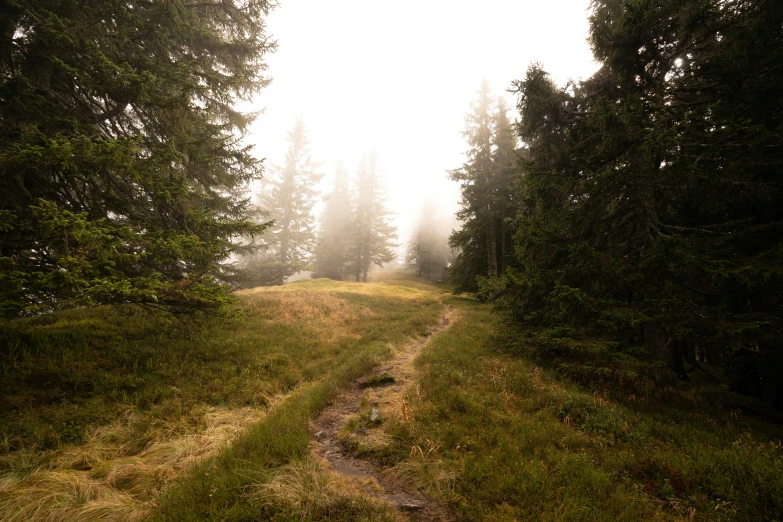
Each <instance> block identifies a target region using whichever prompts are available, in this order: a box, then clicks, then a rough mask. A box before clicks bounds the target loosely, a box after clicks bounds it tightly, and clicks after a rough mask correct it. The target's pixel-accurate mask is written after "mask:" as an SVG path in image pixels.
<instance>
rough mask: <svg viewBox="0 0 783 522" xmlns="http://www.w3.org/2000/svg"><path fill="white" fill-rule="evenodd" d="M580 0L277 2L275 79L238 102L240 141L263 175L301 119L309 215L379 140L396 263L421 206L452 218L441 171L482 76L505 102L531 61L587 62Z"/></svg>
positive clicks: (271, 70) (569, 69)
mask: <svg viewBox="0 0 783 522" xmlns="http://www.w3.org/2000/svg"><path fill="white" fill-rule="evenodd" d="M588 3H589V2H588V1H587V0H575V1H564V2H551V3H540V2H518V3H509V2H500V1H490V2H485V3H483V4H482V5H481V8H480V9H478V8H476V7H475V5H472V4H468V3H454V2H443V1H431V2H425V3H422V2H401V3H399V2H398V3H395V4H380V3H368V2H360V1H357V0H344V1H338V2H330V3H328V4H327V3H323V2H317V1H315V0H306V1H305V0H301V1H294V2H284V3H282V4H281V5H280V6H278V7H277V8H276V9H275V10H273V11H272V12H271V13H270V14H269V16H268V19H267V30H268V32H269V34H270V35H271V37H272V38H274V39H275V40H276V41H277V44H278V48H277V50H276V52H275V53H274V54H271V55H269V56H268V57H267V63H268V71H267V74H268V76H270V77H271V78H272V83H271V84H270V85H269V86H268V87H266V88H264V89H263V90H262V91H261V92H260V93H258V94H257V95H256V96H255V98H254V100H253V102H252V103H250V104H247V105H246V106H243V107H242V108H243V110H247V111H250V112H260V114H259V116H258V117H257V119H256V120H255V122H254V123H253V124H252V125H251V127H250V129H249V132H248V134H247V137H246V141H247V143H248V144H250V145H253V146H254V151H253V152H254V154H255V155H256V156H257V157H259V158H265V164H266V166H267V172H266V174H265V175H266V176H268V175H270V174H271V172H270V166H271V165H279V164H282V163H284V161H285V155H286V152H287V150H288V143H287V141H286V133H287V131H288V130H289V129H290V128H291V126H292V125H293V124H294V122H295V121H296V119H297V118H298V117H301V118H302V120H303V121H304V125H305V127H306V129H307V132H308V137H309V140H310V154H311V157H312V160H313V162H314V163H315V164H317V165H319V172H320V173H322V174H323V178H322V179H321V181H320V182H319V183H318V184H317V185H316V187H315V188H316V189H317V190H318V191H319V192H320V194H321V198H320V200H319V201H318V202H316V204H315V205H314V206H313V209H312V211H313V213H314V215H316V216H320V215H321V214H322V212H323V210H324V201H325V200H324V197H325V196H327V195H328V193H329V191H330V190H331V189H332V187H333V185H334V182H335V173H336V172H337V170H338V169H339V168H340V167H339V165H343V166H347V167H348V169H349V170H352V169H355V168H356V166H357V165H358V164H359V163H360V162H361V159H362V157H363V156H364V155H366V154H367V153H369V152H370V151H375V153H376V154H377V155H378V158H379V162H380V163H379V166H380V168H381V169H382V171H383V174H384V178H385V180H386V191H385V196H386V198H387V207H388V210H389V211H390V217H391V224H392V225H393V226H394V227H395V228H396V231H397V241H396V245H397V246H396V247H395V253H396V256H397V257H396V262H399V263H403V262H404V261H405V256H406V255H407V251H408V247H409V245H410V242H411V238H412V237H413V235H414V234H415V233H416V232H417V230H418V227H419V221H420V217H421V214H422V212H424V210H425V208H427V209H430V210H431V211H432V212H434V213H436V214H437V215H439V216H451V217H453V216H454V214H455V213H456V212H457V211H458V209H459V197H460V188H459V186H458V184H457V183H455V182H453V181H451V180H450V179H449V175H448V171H449V170H451V169H455V168H459V167H460V166H461V165H462V164H463V163H464V162H465V155H464V153H465V151H466V150H467V148H468V145H467V144H466V142H465V138H464V136H463V133H462V131H463V130H464V126H465V124H464V119H465V115H466V114H467V112H468V111H469V109H470V104H471V102H472V100H473V99H474V98H475V96H476V92H477V91H478V89H479V87H480V84H481V82H482V79H483V78H486V80H487V81H488V82H489V84H490V85H491V87H492V89H493V91H494V92H495V93H496V94H497V95H499V96H504V97H505V98H506V99H507V101H508V103H509V106H511V107H513V103H514V100H513V98H512V97H511V95H510V94H509V93H508V92H507V89H508V88H509V86H510V85H511V82H512V81H513V80H515V79H518V78H520V77H522V76H523V75H524V73H525V69H526V67H527V65H528V64H529V63H530V62H533V61H541V62H543V63H545V64H546V66H547V70H548V71H549V72H550V74H551V75H552V76H553V78H554V79H555V80H557V81H559V82H562V81H565V80H567V79H568V78H569V77H572V76H574V75H576V76H577V77H582V76H584V77H586V76H589V75H590V74H592V72H594V70H595V69H596V67H597V66H596V64H595V62H594V61H593V58H592V54H591V51H590V48H589V46H588V44H587V41H586V37H587V32H588V23H587V7H588ZM554 28H557V30H554ZM509 55H512V56H514V60H508V59H507V57H508V56H509ZM254 192H255V193H254V197H258V192H259V189H258V187H256V188H255V189H254ZM272 217H274V216H272ZM444 219H446V218H444ZM449 219H450V218H449ZM446 221H448V219H446ZM451 221H453V220H451ZM451 226H452V228H453V229H458V228H459V227H458V226H457V225H456V223H452V224H451ZM439 234H441V235H442V234H443V232H439ZM447 235H448V231H446V236H447Z"/></svg>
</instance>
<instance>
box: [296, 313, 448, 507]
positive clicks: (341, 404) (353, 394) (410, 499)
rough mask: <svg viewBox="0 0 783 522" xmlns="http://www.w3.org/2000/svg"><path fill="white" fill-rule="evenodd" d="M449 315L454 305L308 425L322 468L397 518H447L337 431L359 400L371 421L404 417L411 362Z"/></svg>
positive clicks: (375, 433) (376, 435)
mask: <svg viewBox="0 0 783 522" xmlns="http://www.w3.org/2000/svg"><path fill="white" fill-rule="evenodd" d="M454 315H455V311H454V309H453V307H451V306H449V307H447V309H446V311H445V314H444V315H443V316H441V318H440V324H438V325H437V326H435V327H433V328H431V329H430V331H429V332H427V336H426V337H424V338H421V339H417V340H414V341H413V342H411V343H409V344H408V345H406V346H405V347H404V348H402V349H401V350H399V351H398V352H397V353H396V354H395V356H394V357H393V359H391V360H390V361H387V362H385V363H384V364H382V365H380V367H379V368H378V369H377V370H376V371H375V372H374V373H373V374H370V375H366V376H364V377H362V378H361V379H358V380H357V381H356V382H354V383H353V384H352V386H351V387H350V388H349V389H348V390H347V391H346V392H344V393H343V394H342V395H341V396H340V397H339V398H338V399H337V400H336V401H335V402H334V403H333V404H332V405H330V406H329V407H328V408H326V409H325V410H324V411H323V412H322V413H321V415H320V416H319V417H318V418H317V419H316V420H315V421H314V422H313V424H312V425H311V430H310V435H311V438H312V442H313V453H314V454H315V456H316V457H317V458H318V459H319V460H321V461H322V462H324V463H325V464H326V467H327V469H329V470H330V471H331V472H332V473H334V474H336V475H337V476H338V477H339V478H340V479H341V481H342V482H344V483H347V484H349V485H350V486H352V487H354V488H355V489H356V490H358V491H361V492H362V493H363V494H365V495H367V496H369V497H370V498H371V499H373V500H376V501H377V502H380V503H385V504H388V505H389V506H391V507H392V508H393V509H394V510H396V511H397V513H398V515H399V518H400V520H410V521H448V520H451V517H450V516H449V515H448V511H447V509H446V507H445V506H443V505H441V504H440V503H438V502H436V501H434V500H432V499H429V498H427V497H425V496H424V495H422V494H421V493H419V492H417V491H416V490H415V489H414V488H412V487H411V486H410V485H408V484H405V483H403V482H402V481H400V480H399V479H397V478H396V477H393V476H392V475H391V474H390V473H388V470H387V469H384V468H383V467H381V466H379V465H378V464H376V463H374V462H371V461H369V460H367V459H362V458H360V457H358V456H356V455H354V454H353V452H351V451H350V449H349V448H348V447H347V445H346V444H345V443H344V442H343V441H341V438H340V434H341V432H343V430H344V429H345V428H346V425H347V424H348V423H349V422H350V421H351V420H352V419H356V418H357V416H358V415H359V410H360V408H361V406H362V399H363V398H364V399H365V400H366V401H368V402H369V406H370V421H372V422H376V421H380V422H382V421H383V419H389V418H391V417H392V416H396V417H397V418H401V419H403V420H407V414H408V410H407V405H406V402H405V398H404V397H405V392H406V390H407V388H408V387H409V386H411V385H412V384H413V383H414V382H415V377H416V370H415V369H414V367H413V361H414V359H415V358H416V356H417V355H418V354H419V352H420V351H421V350H422V348H424V347H425V346H427V345H428V344H429V342H430V340H431V339H432V338H433V336H435V335H436V334H438V333H439V332H441V331H443V330H445V329H446V328H448V327H449V326H450V325H451V324H452V322H453V320H454ZM368 383H372V386H368ZM365 435H366V438H367V439H371V438H372V439H375V441H374V442H376V443H377V442H378V439H382V438H383V436H384V433H383V430H382V427H381V428H380V429H374V430H372V433H365Z"/></svg>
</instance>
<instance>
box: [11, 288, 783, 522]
mask: <svg viewBox="0 0 783 522" xmlns="http://www.w3.org/2000/svg"><path fill="white" fill-rule="evenodd" d="M238 298H239V299H238V303H237V307H236V309H235V310H234V312H233V313H232V315H231V316H230V317H208V316H205V317H191V318H188V319H187V320H183V319H176V318H172V317H165V316H161V315H159V314H150V313H147V312H145V311H143V310H141V309H138V308H127V309H124V308H116V307H114V308H110V307H105V308H97V309H90V310H70V311H67V312H61V313H57V314H53V315H50V316H44V317H36V318H27V319H22V320H16V321H11V322H8V323H6V324H4V325H3V326H2V331H1V332H0V355H1V357H2V359H0V372H2V374H1V375H2V380H3V387H2V392H1V393H2V401H0V444H2V446H0V520H2V521H3V522H11V521H22V520H25V521H26V520H33V521H35V520H41V521H43V520H47V521H71V520H85V521H86V520H98V519H100V520H116V521H120V520H163V521H184V520H196V519H198V520H215V521H217V520H236V521H239V520H379V521H385V520H388V521H393V520H402V519H405V518H408V519H412V520H416V519H417V515H416V514H415V513H409V514H401V513H399V512H398V511H396V510H394V509H392V508H391V507H390V506H388V505H385V504H383V503H379V502H377V501H375V500H373V498H372V497H371V496H368V495H367V494H365V493H364V492H363V491H361V490H360V489H357V488H355V487H353V486H351V484H349V483H347V482H346V481H344V480H341V478H340V477H339V476H337V475H336V474H335V473H333V472H332V471H331V470H330V469H328V465H326V464H325V463H324V462H323V461H321V460H319V459H318V458H317V457H316V456H315V455H314V453H313V450H312V447H313V434H312V429H311V424H312V422H313V419H315V418H316V417H317V416H318V414H319V412H321V411H322V410H323V409H324V408H326V407H327V406H328V405H329V404H331V403H334V401H335V400H337V398H338V397H340V394H341V391H342V390H345V389H346V388H347V387H348V386H350V385H351V384H352V383H356V382H357V380H361V382H362V383H363V385H364V386H366V388H367V390H366V392H364V393H366V394H367V398H366V400H363V401H362V403H361V407H360V408H359V410H358V411H356V413H355V417H354V418H353V419H352V420H351V422H349V423H348V424H347V427H346V429H345V430H344V432H343V433H342V434H341V438H342V440H343V442H344V443H345V446H346V447H347V448H350V450H351V451H352V452H353V453H354V454H355V455H356V456H358V457H360V458H363V459H366V460H368V461H371V462H374V463H376V464H377V465H378V466H380V467H382V468H383V469H384V470H385V471H384V473H388V475H389V476H390V477H394V480H397V481H400V482H403V483H405V484H407V485H408V487H410V488H412V489H415V490H417V491H419V492H421V493H423V494H425V495H426V496H428V497H429V498H432V499H434V500H435V501H437V502H438V503H440V504H441V505H443V506H445V507H446V512H447V513H448V518H450V519H453V520H490V521H513V520H553V521H554V520H578V521H587V520H595V521H599V520H628V521H632V520H647V519H653V520H670V521H676V520H714V521H748V522H750V521H769V522H772V521H775V520H777V521H780V520H783V445H781V439H783V429H781V427H780V426H779V425H776V424H774V423H772V422H769V421H767V420H765V419H763V418H759V417H758V416H752V415H751V416H749V415H746V414H745V413H744V412H743V411H742V410H740V409H738V408H736V406H734V405H733V404H734V402H732V397H733V396H732V395H731V394H730V393H728V392H727V391H726V390H724V389H721V388H720V387H718V386H715V385H713V384H709V383H701V382H693V383H690V384H687V385H686V384H682V385H680V386H678V388H677V389H673V390H667V391H666V392H665V393H651V394H649V395H647V396H633V395H626V394H623V393H619V392H618V393H607V392H606V391H604V392H601V393H599V392H595V391H592V390H590V389H588V388H585V387H583V386H580V385H579V384H577V383H574V382H570V381H569V380H568V379H566V378H565V377H564V376H563V375H561V374H559V373H558V372H557V371H556V369H555V368H549V367H547V366H546V365H544V364H541V362H540V361H536V360H535V359H534V358H532V356H530V355H528V354H526V353H524V352H519V351H515V352H511V351H510V350H509V349H508V348H507V344H506V343H504V341H503V340H504V339H507V338H508V335H509V332H507V331H505V329H504V327H503V326H502V324H501V323H500V321H499V318H498V317H497V316H496V315H495V314H493V313H492V310H491V307H490V306H488V305H485V304H482V303H479V302H478V301H476V300H475V299H472V298H471V297H469V296H462V297H459V296H453V295H451V294H450V292H449V291H448V289H445V288H442V287H438V286H434V285H430V284H427V283H424V282H421V281H418V280H415V279H414V278H411V277H407V276H402V275H394V274H386V277H385V279H384V280H381V281H375V282H371V283H368V284H362V283H346V282H334V281H329V280H324V279H319V280H314V281H302V282H297V283H292V284H289V285H285V286H282V287H272V288H257V289H252V290H246V291H242V292H239V293H238ZM447 307H448V308H449V309H450V310H453V312H450V313H451V314H452V315H451V316H452V324H451V325H450V326H449V328H447V329H445V330H444V331H442V332H440V333H437V334H436V335H433V336H431V337H428V340H429V342H428V344H426V345H423V346H424V347H423V348H422V351H421V353H420V355H419V356H418V357H417V358H416V359H415V361H414V367H415V369H416V374H415V379H414V382H413V383H412V384H410V385H409V386H408V387H407V389H404V390H402V391H401V392H400V393H401V396H402V397H403V399H402V400H401V402H400V403H399V404H395V405H393V406H394V411H395V412H396V413H395V414H387V413H386V411H385V410H384V412H383V415H382V417H381V420H380V421H374V422H371V421H370V411H371V399H370V394H371V393H374V392H373V390H376V389H378V388H379V387H384V386H390V385H392V383H391V382H390V380H389V378H388V377H385V376H384V375H385V374H384V373H378V372H379V371H380V370H379V369H378V368H382V363H383V361H386V360H389V359H390V358H392V357H393V356H394V354H395V353H396V352H398V351H399V350H401V347H403V346H406V345H409V343H411V342H413V341H415V340H416V339H423V338H425V337H427V335H428V334H429V332H430V330H431V329H432V328H433V325H435V324H437V323H438V322H439V321H440V320H442V319H441V318H442V314H443V313H444V310H445V309H446V308H447ZM518 344H519V343H517V345H518ZM372 372H374V373H372ZM371 373H372V375H374V377H369V378H368V375H371ZM372 432H377V434H378V436H367V434H368V433H372Z"/></svg>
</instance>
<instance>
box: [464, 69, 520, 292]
mask: <svg viewBox="0 0 783 522" xmlns="http://www.w3.org/2000/svg"><path fill="white" fill-rule="evenodd" d="M493 105H494V100H493V99H492V97H491V95H490V87H489V84H488V83H487V81H486V79H485V80H484V81H483V82H482V84H481V89H480V90H479V93H478V99H477V100H476V101H475V102H474V103H473V104H472V111H471V113H470V114H468V116H467V117H466V119H465V120H466V129H465V131H464V132H463V135H464V136H465V138H466V139H467V141H468V144H469V145H470V149H469V150H468V151H467V161H466V162H465V164H464V165H463V166H462V167H461V168H459V169H455V170H453V171H451V172H450V176H451V179H452V180H454V181H457V182H459V183H460V186H461V190H462V201H461V205H462V208H461V209H460V211H459V212H458V213H457V217H458V218H459V219H460V220H461V221H463V222H464V223H463V225H462V227H461V229H460V230H458V231H456V232H454V233H452V234H451V236H450V237H449V245H450V246H451V248H453V249H455V250H458V251H459V254H458V256H457V258H456V260H455V262H454V266H453V267H452V268H451V278H452V280H453V281H454V282H455V283H456V284H457V290H458V291H475V290H477V289H478V278H480V277H497V276H498V275H499V274H502V273H503V272H505V270H506V268H507V267H508V265H509V262H510V261H511V260H512V256H511V238H512V235H513V234H512V230H511V223H512V218H513V217H514V215H515V214H516V205H515V202H514V199H513V186H514V181H515V179H516V178H517V176H518V172H519V170H518V168H517V161H516V136H515V135H514V132H513V127H512V126H511V123H510V122H509V120H508V115H507V112H508V108H507V107H506V104H505V101H504V100H503V99H502V98H499V99H498V101H497V106H496V107H493Z"/></svg>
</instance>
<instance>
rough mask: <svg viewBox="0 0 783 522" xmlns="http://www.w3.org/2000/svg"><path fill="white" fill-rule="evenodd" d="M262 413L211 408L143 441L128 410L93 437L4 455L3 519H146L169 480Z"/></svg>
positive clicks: (0, 498) (0, 486)
mask: <svg viewBox="0 0 783 522" xmlns="http://www.w3.org/2000/svg"><path fill="white" fill-rule="evenodd" d="M262 418H263V412H262V411H261V410H258V409H254V408H241V409H221V408H207V409H206V410H204V411H203V412H202V413H201V415H199V418H197V419H195V420H196V426H195V428H193V429H192V431H191V432H190V433H185V434H180V435H172V433H175V432H178V431H182V429H183V424H192V421H193V420H194V419H190V421H191V422H185V421H186V419H178V420H177V421H174V422H172V423H170V424H168V425H164V426H160V427H158V428H157V429H155V430H154V431H153V432H152V433H149V432H148V433H147V437H148V441H147V443H146V444H139V440H138V439H137V437H138V432H137V430H136V429H135V428H134V425H135V424H136V423H137V422H139V421H140V420H141V419H140V416H139V415H138V414H134V413H128V414H126V415H125V416H124V418H122V419H120V420H119V421H117V422H115V423H113V424H110V425H107V426H103V427H101V428H98V429H97V430H95V431H94V432H93V433H92V435H91V437H90V438H89V440H88V442H87V443H86V444H83V445H79V446H74V447H70V448H66V449H64V450H61V451H57V452H52V453H49V454H43V455H37V456H36V455H30V454H24V453H23V452H19V453H16V454H12V455H9V456H6V457H5V458H4V462H3V466H2V467H3V468H5V470H6V471H5V472H4V474H3V479H2V481H0V520H2V521H3V522H21V521H66V520H67V521H81V520H84V521H87V520H109V521H114V520H116V521H134V520H142V519H144V518H145V517H146V516H147V515H148V513H149V510H150V509H151V508H152V507H153V506H154V505H155V500H156V498H157V496H158V495H159V494H160V493H161V491H162V490H163V489H164V488H165V487H166V484H168V483H169V482H170V480H171V479H172V478H173V477H175V476H177V475H178V474H180V473H182V472H183V471H186V470H187V469H189V468H190V467H191V466H193V465H194V464H195V463H197V462H199V461H201V460H203V459H205V458H208V457H210V456H212V455H215V454H216V453H217V452H218V451H220V450H221V449H222V448H223V447H225V446H226V444H228V443H230V442H231V440H233V438H234V437H235V436H236V435H237V434H238V433H239V432H240V431H242V430H243V429H244V428H245V427H247V426H248V425H250V424H253V423H256V422H258V421H260V420H261V419H262Z"/></svg>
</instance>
